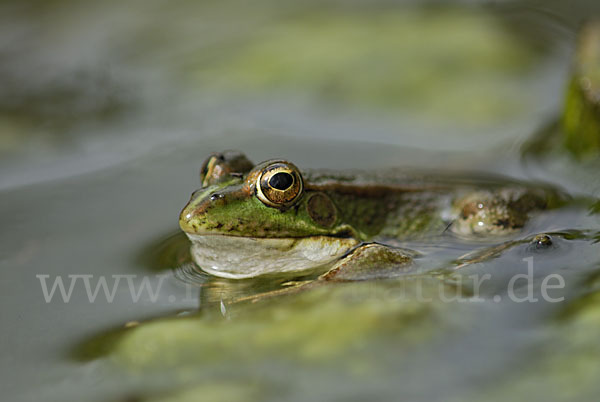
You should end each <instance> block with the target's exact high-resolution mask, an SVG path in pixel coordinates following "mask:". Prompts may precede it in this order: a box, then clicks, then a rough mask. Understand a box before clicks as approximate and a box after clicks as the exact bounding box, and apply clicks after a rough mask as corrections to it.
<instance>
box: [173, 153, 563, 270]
mask: <svg viewBox="0 0 600 402" xmlns="http://www.w3.org/2000/svg"><path fill="white" fill-rule="evenodd" d="M200 182H201V187H200V188H199V189H198V190H196V191H195V192H193V193H192V196H191V198H190V200H189V201H188V203H187V204H186V205H185V207H184V208H183V209H182V211H181V213H180V215H179V226H180V228H181V229H182V230H183V232H184V233H185V234H186V235H187V237H188V238H189V240H190V241H191V247H190V253H191V256H192V260H193V261H194V263H195V265H196V266H197V267H199V268H200V269H201V270H202V271H204V272H206V273H208V274H211V275H214V276H217V277H221V278H229V279H246V278H254V277H259V276H262V275H273V274H282V273H290V274H298V273H303V272H313V271H316V272H320V276H319V278H320V279H321V280H330V281H331V280H339V281H347V280H363V279H372V278H381V277H384V278H385V277H390V276H395V275H403V274H404V273H406V272H410V271H411V269H413V268H414V266H415V262H416V261H417V260H419V258H421V256H422V255H423V252H421V251H419V250H415V249H412V248H407V247H405V246H404V243H405V242H407V241H411V240H412V241H414V240H419V239H420V240H424V241H429V242H435V241H436V239H440V238H441V237H443V236H452V237H453V238H455V239H458V240H459V241H461V242H463V243H464V244H474V245H478V244H482V242H484V243H485V242H495V241H499V240H501V239H507V238H509V239H510V238H511V237H514V236H516V235H518V234H519V233H520V232H522V231H523V230H524V228H525V227H526V226H527V225H528V224H529V222H530V221H531V220H532V219H533V218H535V217H536V216H538V215H539V214H541V213H542V212H543V211H546V210H549V209H553V208H558V207H559V206H561V205H564V203H565V202H566V200H567V199H568V196H567V195H566V194H565V193H564V192H562V191H561V190H559V189H556V188H553V187H550V186H545V185H536V186H533V185H529V184H527V183H524V182H521V181H518V180H514V179H510V178H505V177H501V176H495V175H488V174H477V173H464V172H445V173H441V172H427V171H424V172H423V171H410V170H407V169H381V170H377V171H363V170H335V169H303V170H300V169H299V168H298V167H297V166H296V165H295V164H293V163H292V162H290V161H287V160H286V159H282V158H278V159H270V160H267V161H264V162H261V163H258V164H255V163H252V162H251V161H250V160H249V159H248V158H247V157H246V155H244V154H243V153H242V152H239V151H224V152H217V153H213V154H211V155H210V156H209V157H208V158H207V159H206V160H205V162H204V163H203V164H202V167H201V169H200Z"/></svg>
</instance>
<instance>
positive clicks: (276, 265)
mask: <svg viewBox="0 0 600 402" xmlns="http://www.w3.org/2000/svg"><path fill="white" fill-rule="evenodd" d="M200 176H201V177H200V179H201V183H202V188H200V189H199V190H197V191H196V192H194V193H193V194H192V197H191V199H190V201H189V202H188V204H187V205H186V206H185V207H184V209H183V210H182V212H181V214H180V217H179V225H180V227H181V229H182V230H183V231H184V232H185V233H186V234H187V235H188V237H189V238H190V239H191V241H192V243H193V246H192V255H193V256H194V259H195V261H196V262H197V263H198V265H200V266H201V267H202V268H203V269H204V270H206V271H209V272H211V273H215V274H217V275H220V276H228V277H236V278H238V277H249V276H255V275H257V270H260V273H266V272H282V271H298V270H303V269H307V268H309V267H314V266H316V265H319V264H322V263H325V262H328V261H331V260H332V259H335V258H337V257H338V256H340V255H342V254H343V253H345V252H347V251H348V250H349V249H350V248H351V247H353V246H354V245H356V244H357V243H358V240H357V239H355V238H354V236H352V229H351V228H350V227H348V225H346V224H344V223H343V222H342V221H341V219H340V213H339V211H338V208H337V206H336V205H335V204H334V202H333V201H332V200H331V199H330V198H329V197H328V196H327V194H325V193H323V192H321V191H318V190H312V189H311V187H310V183H306V182H305V181H304V178H303V176H302V173H301V172H300V170H299V169H298V168H297V167H296V166H295V165H294V164H293V163H290V162H288V161H285V160H282V159H274V160H269V161H265V162H262V163H259V164H257V165H255V166H252V164H251V163H250V161H249V160H248V159H247V158H246V157H245V156H244V155H243V154H241V153H239V152H232V151H230V152H225V153H218V154H213V155H211V156H210V157H209V158H208V159H207V160H206V162H205V163H204V165H203V167H202V169H201V174H200ZM260 266H262V268H261V267H260Z"/></svg>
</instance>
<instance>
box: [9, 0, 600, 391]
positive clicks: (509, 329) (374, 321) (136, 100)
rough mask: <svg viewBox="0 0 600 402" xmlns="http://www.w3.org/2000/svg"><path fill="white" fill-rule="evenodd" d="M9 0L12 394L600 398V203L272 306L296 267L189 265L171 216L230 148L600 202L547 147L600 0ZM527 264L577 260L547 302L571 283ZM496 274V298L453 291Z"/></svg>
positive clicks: (593, 181) (590, 173) (585, 180)
mask: <svg viewBox="0 0 600 402" xmlns="http://www.w3.org/2000/svg"><path fill="white" fill-rule="evenodd" d="M586 3H590V4H586ZM428 4H429V3H428ZM0 9H1V10H2V12H1V13H0V31H1V32H2V35H0V38H2V39H1V40H0V60H1V63H0V78H1V79H2V88H1V89H0V218H1V219H0V222H1V228H2V230H0V272H1V273H2V274H1V275H2V276H1V280H0V305H1V307H0V311H1V315H0V320H1V323H2V330H3V331H2V333H3V342H2V346H0V348H1V351H2V352H1V354H0V357H1V359H0V362H1V363H0V375H1V377H2V381H1V382H0V392H1V393H2V395H3V398H2V399H3V400H23V401H30V400H42V399H43V400H57V401H59V400H60V401H62V400H99V401H105V400H118V401H124V400H210V401H218V400H227V401H231V400H244V401H247V400H282V399H285V400H312V399H314V400H346V399H350V400H353V399H354V400H364V399H368V400H394V399H396V400H397V399H403V400H426V401H431V400H444V401H447V400H457V401H458V400H480V399H484V398H485V399H486V400H490V399H491V400H507V399H510V400H514V399H522V398H523V397H524V396H527V397H528V399H532V400H565V401H567V400H568V401H572V400H594V399H595V396H596V395H597V394H598V391H600V389H599V385H598V384H597V378H598V377H599V375H600V363H599V362H600V349H599V347H598V342H597V334H598V333H599V331H600V298H599V297H598V295H599V294H600V293H599V289H600V282H599V281H598V277H599V272H600V253H599V247H600V246H599V245H598V238H599V237H598V230H599V229H600V224H599V223H600V222H598V215H597V213H594V211H593V210H589V209H588V208H587V207H582V206H575V207H572V208H568V209H564V210H559V211H558V212H556V213H553V214H552V215H549V216H548V217H547V219H545V220H543V221H540V222H538V223H536V225H535V226H534V227H529V228H527V231H526V232H525V233H523V235H522V237H523V238H526V237H527V236H528V235H530V234H533V233H537V232H551V236H552V242H553V244H552V246H551V247H548V248H536V247H535V246H533V245H532V244H531V243H530V242H528V241H524V242H522V243H519V244H517V245H515V246H513V247H512V248H509V249H506V250H504V251H500V252H498V254H497V255H496V256H495V258H490V259H487V260H485V261H483V262H481V263H477V264H474V265H471V266H469V267H466V268H464V269H461V270H458V271H457V272H455V273H448V272H446V273H444V274H443V275H438V274H434V273H427V274H425V273H424V274H422V275H414V276H410V277H406V278H400V279H395V280H391V281H373V282H362V283H349V284H337V285H331V286H317V287H314V288H312V289H310V290H308V291H305V292H299V293H291V294H288V295H282V296H276V297H270V298H264V299H260V300H259V301H257V302H251V301H247V302H235V300H237V299H239V298H241V297H247V296H252V295H255V294H257V293H260V292H264V291H269V290H273V289H278V288H280V286H281V285H280V282H281V281H278V280H277V278H270V279H259V280H250V281H237V282H236V281H226V280H217V279H214V278H209V277H208V276H206V275H202V274H198V273H194V272H193V271H190V269H189V266H188V265H186V261H187V256H186V252H185V243H183V244H184V246H182V241H185V239H183V238H182V236H181V235H178V228H177V217H178V213H179V211H180V209H181V208H182V207H183V205H184V204H185V202H186V201H187V199H188V197H189V194H190V193H191V192H192V191H193V190H194V189H196V188H197V186H198V184H199V183H198V181H199V178H198V170H199V168H200V165H201V163H202V161H203V159H204V158H205V157H206V156H207V155H208V154H209V153H210V152H212V151H218V150H223V149H238V150H242V151H244V152H245V153H246V154H247V155H248V156H249V157H250V158H252V159H253V160H254V161H259V160H265V159H269V158H272V157H284V158H288V159H289V160H292V161H293V162H294V163H295V164H297V165H298V166H301V167H315V168H316V167H323V168H364V169H370V168H379V167H391V166H399V167H402V166H406V167H411V168H428V169H440V170H445V169H448V168H453V169H467V170H475V171H486V172H495V173H501V174H505V175H509V176H512V177H515V178H519V179H524V180H530V181H533V182H537V181H543V182H546V183H551V184H554V185H556V186H559V187H562V188H564V189H565V190H567V191H568V192H570V193H571V194H573V195H582V196H588V197H596V196H597V195H598V192H599V190H600V181H599V180H598V178H597V171H598V170H597V169H598V163H597V161H596V160H594V159H591V160H586V161H585V162H578V161H575V160H574V159H573V158H571V157H570V156H569V155H567V154H565V153H563V152H562V151H561V150H560V149H557V148H556V147H550V150H548V149H545V148H544V147H543V146H541V145H540V142H539V141H537V142H533V143H532V142H528V140H529V139H530V138H532V135H534V134H535V133H542V134H538V139H539V138H540V137H539V136H540V135H543V133H545V132H550V131H552V130H555V129H552V128H548V127H552V123H553V122H554V121H555V120H556V119H557V117H558V116H559V114H560V108H561V107H562V102H563V100H562V99H563V94H564V92H565V89H566V83H567V78H568V71H569V61H570V56H571V54H572V51H573V46H574V40H575V32H576V28H577V26H578V22H579V21H580V20H581V19H582V18H583V17H590V16H591V15H592V14H594V13H597V12H598V11H599V10H598V6H595V5H593V4H591V2H583V1H582V2H576V3H573V4H569V5H566V4H562V3H560V2H544V4H543V6H542V5H540V4H538V3H536V2H526V1H521V2H510V3H496V4H495V5H491V4H487V5H486V4H481V5H477V4H470V5H469V4H462V3H457V4H445V5H440V4H433V3H431V4H429V5H425V4H392V3H389V2H370V3H368V4H367V3H365V4H359V3H338V2H333V1H332V2H310V1H309V2H302V3H300V2H294V3H292V2H290V3H285V4H282V3H281V2H268V1H263V2H253V3H245V2H241V1H239V2H238V1H226V2H169V3H166V2H159V1H152V2H147V1H146V2H142V1H137V2H129V3H127V4H122V3H121V2H116V1H115V2H102V3H92V2H83V3H77V4H76V3H75V2H70V1H54V2H30V3H28V4H21V3H19V2H4V3H3V4H2V5H1V6H0ZM541 138H542V145H543V143H544V141H543V138H544V137H541ZM596 209H597V208H596ZM417 246H418V245H415V247H417ZM457 247H458V246H457ZM425 249H426V247H425ZM425 251H427V250H425ZM467 251H469V250H468V249H464V250H463V249H460V248H458V249H453V250H446V251H444V252H443V253H442V254H435V253H434V254H433V255H432V257H430V258H431V261H432V262H433V263H435V262H439V261H441V260H442V259H443V258H447V257H448V256H449V255H452V256H454V257H458V256H460V255H462V254H463V253H464V252H467ZM528 257H533V268H534V269H533V288H532V291H533V293H532V296H533V297H537V298H538V299H541V296H542V295H541V289H540V286H541V282H542V281H543V280H544V278H545V277H547V275H549V274H560V275H561V276H562V277H563V278H564V280H565V286H564V288H562V289H558V290H557V289H555V290H553V291H551V295H552V296H553V297H564V301H562V302H557V303H551V302H544V301H539V302H536V303H529V302H522V303H515V302H512V301H511V300H508V299H507V285H508V282H509V281H510V278H511V277H512V276H513V275H515V274H527V268H528V265H527V260H524V259H526V258H528ZM486 273H489V274H490V276H491V279H490V280H489V281H487V282H485V283H484V284H483V285H482V286H481V289H480V293H479V295H478V297H474V295H473V289H472V286H469V285H467V286H464V287H459V286H458V283H460V280H461V278H466V277H468V276H469V275H472V274H479V275H483V274H486ZM40 275H47V279H46V280H47V284H48V286H50V287H51V285H52V283H53V281H54V280H55V278H57V277H59V276H60V277H61V278H63V279H64V280H65V284H66V285H67V288H68V284H69V282H68V281H69V277H68V275H80V277H79V278H80V279H78V280H79V282H77V284H76V285H75V286H74V288H73V293H72V295H71V297H70V300H69V301H68V302H64V301H63V300H62V298H61V297H60V293H59V291H57V293H55V295H54V297H53V298H52V299H51V300H50V301H49V302H46V300H45V297H44V292H43V289H42V285H41V283H42V281H43V278H44V277H39V276H40ZM81 275H83V276H85V275H88V277H87V278H91V279H90V281H91V286H92V289H93V288H95V286H96V284H97V281H98V280H99V278H100V276H101V275H104V276H105V277H106V278H107V280H108V284H109V286H110V287H111V289H112V285H113V283H114V278H115V275H116V276H118V275H121V276H122V275H130V277H129V278H130V279H129V280H130V281H131V282H130V283H131V284H132V285H133V286H134V287H136V288H138V289H139V287H140V286H142V284H143V283H144V282H143V281H144V280H146V281H147V282H146V283H147V284H148V285H149V286H150V287H152V288H153V289H155V290H156V289H158V290H157V291H156V294H155V295H154V296H153V295H151V294H149V293H148V292H142V293H141V296H140V297H139V299H138V300H137V301H134V300H132V295H131V293H130V289H129V282H128V279H127V278H125V277H122V279H121V282H119V284H118V285H117V286H115V288H114V289H115V292H114V297H113V298H112V300H111V301H109V300H107V298H106V297H104V295H103V293H102V291H101V292H100V293H99V295H98V296H97V298H96V300H95V301H94V302H90V301H89V299H88V295H87V294H86V289H85V287H84V286H83V285H82V283H83V279H82V278H83V276H81ZM89 275H92V276H91V277H90V276H89ZM144 278H147V279H144ZM442 294H444V295H448V296H453V297H452V298H451V300H444V299H442V297H441V295H442ZM517 294H518V295H519V296H522V297H525V296H527V289H526V288H524V287H522V286H521V287H518V288H517ZM495 296H500V299H499V300H498V299H496V298H495ZM423 298H425V299H427V300H426V301H424V300H423Z"/></svg>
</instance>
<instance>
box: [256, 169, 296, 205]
mask: <svg viewBox="0 0 600 402" xmlns="http://www.w3.org/2000/svg"><path fill="white" fill-rule="evenodd" d="M302 190H303V183H302V176H301V175H300V172H299V171H298V168H297V167H296V166H294V165H292V164H290V163H286V162H275V163H272V164H270V165H269V166H267V167H266V168H264V169H263V171H262V172H261V173H260V176H259V177H258V180H257V186H256V195H257V196H258V199H259V200H261V201H262V202H263V203H264V204H265V205H268V206H270V207H279V208H281V207H289V206H290V205H292V204H293V203H294V202H295V201H296V200H297V199H298V198H299V197H300V195H301V194H302Z"/></svg>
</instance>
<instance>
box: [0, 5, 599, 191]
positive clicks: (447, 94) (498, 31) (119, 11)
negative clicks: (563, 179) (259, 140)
mask: <svg viewBox="0 0 600 402" xmlns="http://www.w3.org/2000/svg"><path fill="white" fill-rule="evenodd" d="M0 7H1V10H2V13H1V14H0V18H1V23H0V30H1V31H2V32H1V35H0V38H1V42H0V60H1V63H0V79H1V82H2V86H1V88H0V155H2V156H1V159H0V161H1V162H0V172H1V173H0V187H2V188H7V187H14V186H19V185H23V184H29V183H34V182H39V181H44V180H47V179H53V178H58V177H64V176H69V175H74V174H81V173H84V172H89V171H92V170H96V169H100V168H103V167H106V166H111V165H114V164H116V163H119V162H121V161H123V160H127V159H131V158H133V157H136V156H138V155H141V154H144V153H147V152H149V151H150V150H152V149H156V148H162V147H165V146H172V145H173V144H181V143H183V142H188V143H191V142H198V141H201V140H202V139H205V138H209V137H210V138H216V137H218V138H221V139H223V138H225V137H230V136H240V135H241V136H264V135H267V136H276V137H284V138H289V137H293V138H301V139H308V138H317V139H323V138H325V139H339V140H356V141H362V142H375V143H391V144H398V145H402V146H408V147H415V148H424V149H428V150H431V149H439V150H450V151H456V150H464V149H465V147H468V148H469V149H470V150H473V151H478V150H481V149H489V148H490V147H494V146H496V145H498V144H500V143H503V144H507V143H508V144H511V143H512V144H514V143H515V142H518V141H520V140H522V139H523V138H524V137H525V136H528V135H530V134H531V133H532V132H533V131H534V130H536V129H537V128H539V126H541V125H543V124H545V123H546V122H547V120H548V119H549V118H552V116H554V115H556V114H557V112H558V110H559V109H560V107H561V102H562V94H563V91H564V88H565V78H566V73H567V69H568V66H569V60H570V54H571V51H572V46H573V43H574V34H575V32H576V29H577V27H578V25H579V23H580V21H581V20H582V19H583V18H587V17H590V15H592V14H593V13H594V12H595V11H596V9H597V8H599V6H598V5H596V4H595V2H592V1H583V0H582V1H576V2H569V4H566V3H565V2H561V1H493V2H477V1H462V2H461V1H458V2H433V1H370V2H362V1H318V2H316V1H315V2H313V1H303V2H276V1H259V2H252V3H247V2H244V1H235V0H231V1H218V2H217V1H201V2H191V1H190V2H185V1H183V2H168V3H167V2H163V1H142V2H135V1H133V2H127V3H123V2H117V1H114V2H113V1H106V2H102V3H101V4H99V3H96V2H72V1H51V2H48V1H28V2H18V1H3V2H2V5H1V6H0ZM224 145H229V146H233V147H234V148H235V145H236V142H235V141H232V143H231V144H224ZM206 151H207V152H210V151H212V149H207V150H206ZM201 158H202V155H200V156H199V159H201Z"/></svg>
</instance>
